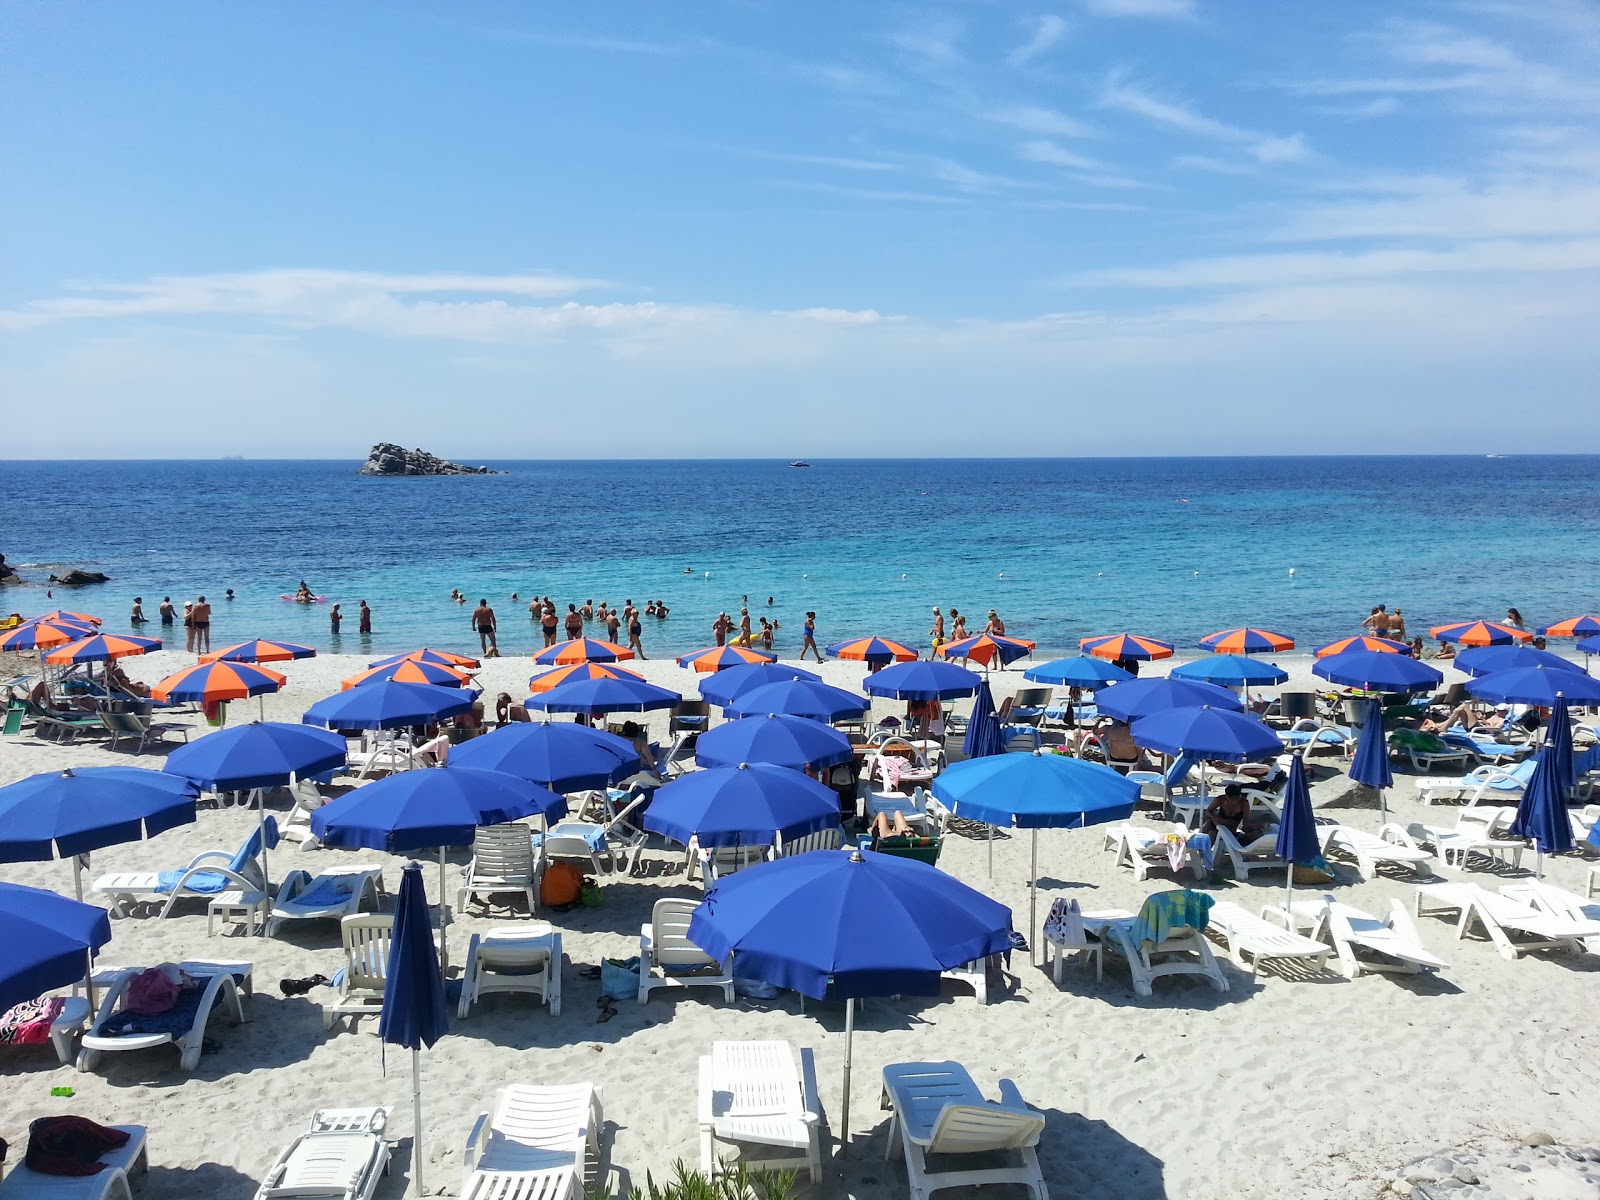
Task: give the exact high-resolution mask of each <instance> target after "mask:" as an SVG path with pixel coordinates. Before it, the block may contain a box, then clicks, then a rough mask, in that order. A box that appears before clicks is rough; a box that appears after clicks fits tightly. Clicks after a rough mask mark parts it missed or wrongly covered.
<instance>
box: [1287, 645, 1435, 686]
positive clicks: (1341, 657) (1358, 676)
mask: <svg viewBox="0 0 1600 1200" xmlns="http://www.w3.org/2000/svg"><path fill="white" fill-rule="evenodd" d="M1311 673H1312V674H1313V675H1319V676H1321V677H1322V678H1323V679H1326V680H1328V681H1329V682H1331V683H1342V684H1344V685H1345V686H1346V687H1353V688H1360V689H1361V690H1362V691H1367V692H1404V693H1411V692H1426V691H1431V690H1432V689H1434V688H1436V687H1438V686H1439V683H1440V681H1441V680H1443V679H1444V672H1442V671H1440V670H1438V669H1436V668H1434V667H1430V666H1429V665H1428V664H1427V663H1425V662H1418V661H1417V660H1416V659H1414V658H1411V657H1409V656H1407V655H1404V654H1391V653H1389V652H1388V651H1387V650H1346V651H1344V652H1343V653H1342V654H1330V655H1328V657H1326V658H1319V659H1318V660H1317V661H1316V663H1315V664H1314V665H1313V666H1312V668H1311Z"/></svg>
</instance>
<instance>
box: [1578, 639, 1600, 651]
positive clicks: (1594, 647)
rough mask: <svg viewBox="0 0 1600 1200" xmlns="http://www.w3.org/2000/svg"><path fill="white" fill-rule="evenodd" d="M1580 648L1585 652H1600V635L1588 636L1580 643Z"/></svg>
mask: <svg viewBox="0 0 1600 1200" xmlns="http://www.w3.org/2000/svg"><path fill="white" fill-rule="evenodd" d="M1578 649H1579V650H1582V651H1583V652H1584V653H1585V654H1600V637H1587V638H1584V639H1583V641H1581V642H1579V643H1578Z"/></svg>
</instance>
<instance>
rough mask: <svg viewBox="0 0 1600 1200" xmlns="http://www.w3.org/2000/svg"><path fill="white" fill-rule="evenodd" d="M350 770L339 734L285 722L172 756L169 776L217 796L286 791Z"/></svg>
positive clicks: (222, 734) (236, 732)
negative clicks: (287, 787)
mask: <svg viewBox="0 0 1600 1200" xmlns="http://www.w3.org/2000/svg"><path fill="white" fill-rule="evenodd" d="M344 765H345V740H344V738H343V737H341V736H340V735H339V734H337V733H331V732H329V731H328V730H325V729H317V728H316V727H314V726H311V725H290V724H288V723H287V722H283V721H252V722H250V724H248V725H234V726H232V727H230V728H228V729H221V730H218V731H217V732H216V733H211V734H207V735H206V736H205V737H203V738H200V739H198V740H196V741H193V742H190V743H189V744H188V745H185V746H179V747H178V748H177V749H176V750H174V751H173V752H172V753H171V754H169V755H167V763H166V766H165V768H164V770H165V771H166V773H167V774H168V775H179V776H182V777H183V778H184V779H189V780H193V781H194V782H195V783H197V784H199V785H200V786H201V787H203V788H207V789H209V790H211V791H214V792H246V791H250V790H251V789H253V788H268V787H283V786H285V785H288V784H292V783H294V782H295V781H296V780H300V779H310V778H312V777H314V776H317V775H326V774H328V773H329V772H332V771H338V770H340V769H342V768H343V767H344Z"/></svg>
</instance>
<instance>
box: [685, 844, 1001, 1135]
mask: <svg viewBox="0 0 1600 1200" xmlns="http://www.w3.org/2000/svg"><path fill="white" fill-rule="evenodd" d="M689 939H690V940H691V941H693V942H694V943H695V944H696V945H697V946H699V947H700V948H701V949H703V950H704V951H705V952H706V953H708V954H710V955H711V956H712V957H713V958H716V959H718V960H722V959H725V958H727V956H728V955H730V954H737V955H738V963H739V973H740V974H741V975H743V976H746V977H749V978H755V979H762V980H765V981H766V982H768V983H771V984H775V985H777V986H778V987H783V988H791V989H793V990H795V991H797V992H801V993H803V994H804V995H807V996H811V997H814V998H816V999H821V998H822V996H823V995H824V994H825V993H826V992H827V989H828V986H829V984H830V983H831V984H832V986H833V990H834V994H835V995H836V996H839V997H842V998H843V999H844V1000H845V1001H846V1005H845V1054H844V1102H843V1104H842V1105H841V1106H840V1118H839V1130H838V1136H839V1139H840V1142H841V1144H844V1143H847V1142H848V1140H849V1137H850V1054H851V1045H852V1042H853V1041H854V1035H855V1001H856V1000H857V999H859V998H861V997H865V996H894V995H908V996H936V995H938V994H939V976H940V973H941V972H942V971H945V970H947V969H949V968H951V967H957V966H960V965H961V964H963V963H969V962H973V961H974V960H976V959H981V958H986V957H988V956H989V955H991V954H1001V953H1004V952H1005V951H1006V950H1008V949H1009V948H1010V946H1011V910H1010V909H1009V908H1007V907H1006V906H1005V905H1003V904H1000V903H999V902H997V901H995V900H991V899H990V898H989V897H988V896H985V895H984V894H983V893H982V892H978V891H975V890H974V889H972V888H970V887H968V886H967V885H966V884H964V883H962V882H960V881H959V880H958V879H956V878H955V877H954V876H953V875H947V874H945V873H944V872H943V871H941V870H939V869H938V868H937V867H930V866H929V865H928V864H926V863H920V862H916V861H914V860H912V859H907V858H895V857H892V856H890V855H887V854H874V853H872V852H870V851H868V852H866V853H862V852H861V851H860V850H839V851H834V850H818V851H814V852H813V853H811V854H797V855H795V856H794V857H792V858H780V859H777V860H775V861H773V862H769V863H761V864H760V865H758V866H754V867H750V868H749V869H747V870H744V871H740V872H738V873H737V874H735V875H730V876H727V877H726V878H724V879H721V880H719V881H718V882H717V885H716V887H714V888H712V889H711V891H709V892H707V893H706V898H705V900H704V902H702V903H701V905H700V906H699V907H698V908H697V909H696V910H695V913H694V916H693V918H691V920H690V922H689Z"/></svg>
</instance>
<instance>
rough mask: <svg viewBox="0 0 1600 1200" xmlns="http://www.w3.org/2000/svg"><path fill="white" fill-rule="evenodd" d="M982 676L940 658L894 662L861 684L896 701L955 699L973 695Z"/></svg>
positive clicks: (869, 676) (869, 690) (870, 692)
mask: <svg viewBox="0 0 1600 1200" xmlns="http://www.w3.org/2000/svg"><path fill="white" fill-rule="evenodd" d="M982 678H983V677H982V676H980V675H979V674H978V673H977V672H976V671H969V670H967V668H965V667H958V666H956V664H955V663H952V662H944V661H942V660H940V659H936V658H935V659H926V660H923V661H920V662H903V663H896V664H895V665H894V666H892V667H885V668H884V669H883V670H881V671H877V672H874V673H873V674H871V675H868V676H867V679H866V683H865V684H864V685H863V686H864V687H865V688H866V690H867V692H868V693H869V694H871V695H874V696H890V697H893V698H894V699H896V700H955V699H957V698H958V697H961V696H972V695H976V694H977V691H978V684H979V683H981V682H982Z"/></svg>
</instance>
